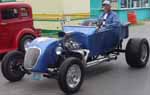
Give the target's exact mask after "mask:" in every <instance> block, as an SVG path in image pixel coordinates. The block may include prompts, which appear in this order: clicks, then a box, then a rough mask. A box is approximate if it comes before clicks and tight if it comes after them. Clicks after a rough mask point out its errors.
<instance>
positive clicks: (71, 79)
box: [66, 64, 81, 88]
mask: <svg viewBox="0 0 150 95" xmlns="http://www.w3.org/2000/svg"><path fill="white" fill-rule="evenodd" d="M66 81H67V84H68V86H69V87H70V88H75V87H76V86H77V85H78V84H79V83H80V81H81V69H80V67H79V66H78V65H76V64H74V65H72V66H71V67H70V68H69V69H68V72H67V75H66Z"/></svg>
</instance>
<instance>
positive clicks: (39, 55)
mask: <svg viewBox="0 0 150 95" xmlns="http://www.w3.org/2000/svg"><path fill="white" fill-rule="evenodd" d="M29 49H38V50H39V55H38V58H37V60H36V62H35V64H34V65H33V66H32V68H25V69H27V70H30V71H31V70H32V69H33V68H35V66H36V65H37V62H38V60H39V58H40V56H41V49H40V48H38V47H35V46H34V47H30V48H27V50H26V51H28V50H29ZM25 57H26V54H25ZM24 67H25V66H24Z"/></svg>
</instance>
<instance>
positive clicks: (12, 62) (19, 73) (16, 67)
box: [1, 51, 25, 82]
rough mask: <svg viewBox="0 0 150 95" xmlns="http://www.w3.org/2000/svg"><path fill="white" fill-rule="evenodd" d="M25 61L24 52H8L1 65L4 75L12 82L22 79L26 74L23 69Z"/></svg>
mask: <svg viewBox="0 0 150 95" xmlns="http://www.w3.org/2000/svg"><path fill="white" fill-rule="evenodd" d="M23 61H24V54H23V53H22V52H19V51H13V52H10V53H8V54H6V56H4V59H3V60H2V66H1V70H2V74H3V76H4V77H5V78H6V79H7V80H9V81H11V82H16V81H19V80H21V79H22V78H23V77H24V75H25V73H24V71H23Z"/></svg>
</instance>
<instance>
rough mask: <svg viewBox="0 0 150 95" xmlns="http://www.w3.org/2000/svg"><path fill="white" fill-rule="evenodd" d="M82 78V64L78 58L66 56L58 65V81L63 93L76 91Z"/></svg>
mask: <svg viewBox="0 0 150 95" xmlns="http://www.w3.org/2000/svg"><path fill="white" fill-rule="evenodd" d="M83 80H84V65H83V63H82V61H80V59H78V58H74V57H71V58H68V59H66V60H65V61H64V62H63V63H62V65H61V66H60V71H59V74H58V83H59V86H60V88H61V89H62V91H64V92H65V93H69V94H70V93H76V92H78V91H79V90H80V87H81V85H82V83H83Z"/></svg>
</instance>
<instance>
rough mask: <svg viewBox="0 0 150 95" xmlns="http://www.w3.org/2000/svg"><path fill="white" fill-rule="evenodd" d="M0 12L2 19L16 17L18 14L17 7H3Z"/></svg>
mask: <svg viewBox="0 0 150 95" xmlns="http://www.w3.org/2000/svg"><path fill="white" fill-rule="evenodd" d="M1 14H2V19H4V20H6V19H13V18H17V17H18V16H19V12H18V9H16V8H8V9H3V10H2V11H1Z"/></svg>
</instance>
